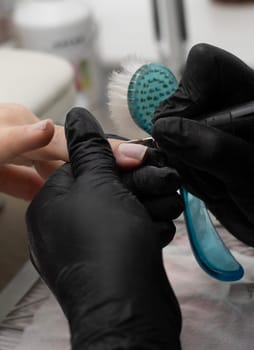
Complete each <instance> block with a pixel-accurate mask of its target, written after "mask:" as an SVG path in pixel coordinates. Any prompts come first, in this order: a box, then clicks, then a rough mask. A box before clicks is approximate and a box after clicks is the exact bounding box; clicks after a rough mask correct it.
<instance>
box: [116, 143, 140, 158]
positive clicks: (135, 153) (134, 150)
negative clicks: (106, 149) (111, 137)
mask: <svg viewBox="0 0 254 350" xmlns="http://www.w3.org/2000/svg"><path fill="white" fill-rule="evenodd" d="M146 151H147V147H146V146H143V145H138V144H135V143H121V144H120V145H119V146H118V152H119V153H120V154H122V155H123V156H125V157H128V158H134V159H137V160H142V159H143V158H144V156H145V154H146Z"/></svg>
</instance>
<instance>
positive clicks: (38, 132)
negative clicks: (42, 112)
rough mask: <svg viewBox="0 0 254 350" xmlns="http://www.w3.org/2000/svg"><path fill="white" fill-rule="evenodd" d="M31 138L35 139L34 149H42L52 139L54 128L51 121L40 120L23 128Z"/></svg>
mask: <svg viewBox="0 0 254 350" xmlns="http://www.w3.org/2000/svg"><path fill="white" fill-rule="evenodd" d="M25 128H26V130H27V131H28V133H30V136H31V138H35V147H36V148H38V147H43V146H45V145H47V144H48V143H49V142H50V140H51V139H52V137H53V135H54V132H55V127H54V123H53V122H52V120H51V119H45V120H41V121H39V122H38V123H35V124H31V125H28V126H25Z"/></svg>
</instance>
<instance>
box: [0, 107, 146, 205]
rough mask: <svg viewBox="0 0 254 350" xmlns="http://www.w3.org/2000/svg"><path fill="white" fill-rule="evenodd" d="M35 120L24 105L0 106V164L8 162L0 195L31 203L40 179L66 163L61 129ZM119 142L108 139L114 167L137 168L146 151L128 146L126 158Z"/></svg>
mask: <svg viewBox="0 0 254 350" xmlns="http://www.w3.org/2000/svg"><path fill="white" fill-rule="evenodd" d="M39 121H40V119H39V118H37V117H36V116H35V115H34V114H33V113H32V112H31V111H30V110H28V109H27V108H25V107H24V106H21V105H18V104H4V103H2V104H0V133H1V141H0V142H1V144H0V164H5V163H8V165H6V164H5V165H1V167H0V192H4V193H7V194H10V195H13V196H15V197H19V198H23V199H26V200H31V199H32V198H33V196H34V195H35V194H36V193H37V192H38V190H39V189H40V188H41V186H42V185H43V183H44V179H47V178H48V176H49V175H50V174H52V173H53V172H54V171H55V170H56V169H57V168H59V166H61V165H62V164H63V163H64V162H65V161H68V159H69V158H68V152H67V146H66V139H65V135H64V128H63V127H62V126H58V125H55V126H53V124H52V122H50V121H49V120H48V121H47V122H46V124H45V125H44V124H43V123H42V124H39V126H37V124H36V123H38V122H39ZM33 124H34V125H33ZM44 126H45V128H44ZM121 143H122V141H120V140H113V139H111V140H110V144H111V147H112V150H113V152H114V155H115V157H116V160H117V163H118V165H119V166H121V167H122V168H130V167H136V166H139V165H140V164H141V163H142V161H143V157H144V155H145V151H146V148H145V147H143V146H140V145H136V146H134V145H128V146H127V149H125V153H126V152H127V155H126V154H125V155H124V153H123V152H122V153H121V152H120V150H121V147H120V148H119V147H118V146H119V145H120V144H121ZM17 165H18V166H17ZM31 166H33V167H34V168H35V169H36V170H37V172H38V173H37V172H36V171H35V170H34V168H31Z"/></svg>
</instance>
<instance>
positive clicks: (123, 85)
mask: <svg viewBox="0 0 254 350" xmlns="http://www.w3.org/2000/svg"><path fill="white" fill-rule="evenodd" d="M147 63H150V62H148V61H147V60H144V59H140V58H137V57H128V58H126V59H125V60H124V61H123V62H122V64H121V68H120V70H119V71H113V72H112V74H111V76H110V78H109V83H108V100H109V102H108V105H109V110H110V118H111V120H112V122H113V123H114V125H115V127H116V132H117V133H118V134H119V135H120V136H125V137H127V138H129V139H133V138H143V137H146V136H148V134H147V133H146V132H145V131H143V130H142V129H141V128H140V127H139V126H137V124H136V123H135V122H134V121H133V119H132V117H131V115H130V113H129V109H128V102H127V93H128V86H129V83H130V80H131V78H132V76H133V74H134V73H135V72H136V71H137V70H138V69H139V68H140V67H141V66H143V65H144V64H147Z"/></svg>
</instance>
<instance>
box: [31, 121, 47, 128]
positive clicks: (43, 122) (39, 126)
mask: <svg viewBox="0 0 254 350" xmlns="http://www.w3.org/2000/svg"><path fill="white" fill-rule="evenodd" d="M47 123H48V119H46V120H41V121H39V122H38V123H35V124H33V125H32V126H31V130H44V129H46V125H47Z"/></svg>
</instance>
